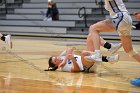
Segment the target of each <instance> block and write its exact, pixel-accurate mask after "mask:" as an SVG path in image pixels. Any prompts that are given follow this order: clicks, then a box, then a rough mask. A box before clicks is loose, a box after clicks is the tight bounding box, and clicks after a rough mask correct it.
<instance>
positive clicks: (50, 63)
mask: <svg viewBox="0 0 140 93" xmlns="http://www.w3.org/2000/svg"><path fill="white" fill-rule="evenodd" d="M48 64H49V67H48V69H45V70H44V71H55V70H56V69H57V68H58V66H56V65H55V64H54V63H53V62H52V57H50V58H49V61H48Z"/></svg>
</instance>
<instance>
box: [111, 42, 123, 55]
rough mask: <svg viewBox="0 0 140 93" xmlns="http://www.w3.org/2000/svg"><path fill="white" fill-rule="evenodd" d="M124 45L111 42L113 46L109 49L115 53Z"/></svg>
mask: <svg viewBox="0 0 140 93" xmlns="http://www.w3.org/2000/svg"><path fill="white" fill-rule="evenodd" d="M121 47H122V44H121V43H119V44H111V48H110V49H109V52H110V54H114V53H115V52H117V51H118V50H119V49H120V48H121Z"/></svg>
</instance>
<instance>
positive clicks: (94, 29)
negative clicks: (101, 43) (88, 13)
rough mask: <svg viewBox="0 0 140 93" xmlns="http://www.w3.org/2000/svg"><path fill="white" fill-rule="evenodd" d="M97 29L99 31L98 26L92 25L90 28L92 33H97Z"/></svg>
mask: <svg viewBox="0 0 140 93" xmlns="http://www.w3.org/2000/svg"><path fill="white" fill-rule="evenodd" d="M96 29H97V27H96V24H93V25H91V26H90V27H89V31H90V33H92V32H95V31H96Z"/></svg>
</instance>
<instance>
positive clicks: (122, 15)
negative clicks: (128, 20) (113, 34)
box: [112, 12, 124, 30]
mask: <svg viewBox="0 0 140 93" xmlns="http://www.w3.org/2000/svg"><path fill="white" fill-rule="evenodd" d="M119 13H120V14H121V16H119V15H118V16H117V17H115V18H112V20H113V19H119V18H120V17H121V18H120V20H119V21H118V22H117V25H116V30H117V29H118V27H119V24H120V22H121V21H122V20H123V17H124V14H123V13H122V12H119ZM114 21H115V20H114Z"/></svg>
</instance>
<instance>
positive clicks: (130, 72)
mask: <svg viewBox="0 0 140 93" xmlns="http://www.w3.org/2000/svg"><path fill="white" fill-rule="evenodd" d="M85 42H86V40H85V39H68V38H67V39H66V38H43V37H13V44H14V46H13V49H9V48H8V47H7V46H5V44H4V43H3V42H0V93H1V92H2V93H58V92H59V93H85V92H87V93H140V88H139V87H135V86H132V85H130V84H129V80H131V79H133V78H135V77H140V64H139V63H138V62H136V61H135V60H133V59H132V58H130V57H128V56H127V55H126V54H125V53H124V52H123V49H122V48H121V49H120V50H119V51H118V53H119V55H120V61H119V62H117V63H115V64H111V63H105V64H103V66H105V67H108V68H109V70H106V69H105V68H104V67H103V66H102V65H100V66H99V67H98V69H97V73H82V72H81V73H69V72H60V71H59V70H58V71H51V72H45V71H43V70H44V69H46V68H47V67H48V64H47V61H48V58H49V57H50V56H51V55H57V54H59V53H60V52H61V51H63V50H64V49H66V48H68V47H75V48H76V53H77V54H79V53H80V51H82V50H84V49H86V43H85ZM110 42H114V41H110ZM116 42H118V41H116ZM139 46H140V45H139V42H134V47H135V48H136V49H137V50H139ZM101 49H102V50H103V53H105V54H107V53H106V51H107V50H106V49H104V48H101ZM110 70H111V71H110Z"/></svg>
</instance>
